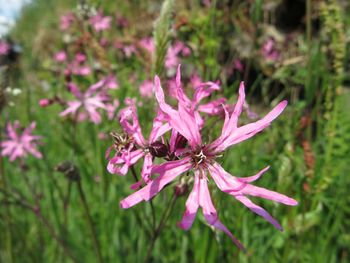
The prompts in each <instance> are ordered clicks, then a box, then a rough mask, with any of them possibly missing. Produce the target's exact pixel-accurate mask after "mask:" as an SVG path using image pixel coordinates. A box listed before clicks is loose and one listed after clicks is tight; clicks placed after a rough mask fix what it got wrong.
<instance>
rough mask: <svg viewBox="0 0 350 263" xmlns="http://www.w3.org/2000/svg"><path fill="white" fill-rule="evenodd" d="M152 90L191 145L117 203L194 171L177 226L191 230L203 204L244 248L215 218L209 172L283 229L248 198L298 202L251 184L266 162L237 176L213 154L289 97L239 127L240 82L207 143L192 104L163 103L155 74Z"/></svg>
mask: <svg viewBox="0 0 350 263" xmlns="http://www.w3.org/2000/svg"><path fill="white" fill-rule="evenodd" d="M155 93H156V98H157V101H158V104H159V107H160V109H161V110H162V112H163V113H164V115H165V120H166V121H167V122H168V123H169V124H170V126H171V128H172V129H173V130H175V131H176V132H178V133H179V134H181V135H182V136H183V137H185V138H186V139H187V141H188V144H189V148H188V149H186V150H184V151H182V156H181V159H179V160H174V161H168V162H165V163H163V164H160V165H153V167H152V169H151V172H150V174H159V176H158V177H157V178H156V179H154V180H152V181H150V182H149V184H147V185H146V186H145V187H143V188H142V189H140V190H138V191H136V192H135V193H133V194H131V195H130V196H128V197H127V198H125V199H123V200H122V201H121V202H120V205H121V207H122V208H130V207H132V206H134V205H136V204H138V203H140V202H141V201H148V200H150V199H152V198H153V197H154V196H155V195H157V194H158V193H159V192H160V191H161V190H162V189H163V188H164V187H165V186H166V185H168V184H169V183H171V182H172V181H174V180H175V179H176V178H177V177H179V176H180V175H181V174H184V173H188V172H189V171H193V173H194V185H193V189H192V191H191V193H190V195H189V197H188V199H187V202H186V211H185V213H184V214H183V218H182V220H181V222H179V224H178V226H179V227H181V228H183V229H184V230H188V229H190V228H191V226H192V224H193V222H194V219H195V217H196V214H197V211H198V209H199V207H201V208H202V212H203V214H204V218H205V220H206V221H207V223H208V224H209V225H211V226H213V227H215V228H217V229H219V230H221V231H223V232H224V233H226V234H227V235H228V236H229V237H230V238H231V239H232V240H233V242H234V243H235V244H236V245H237V246H238V247H239V248H241V249H243V246H242V244H241V243H240V242H239V241H238V240H237V239H236V238H235V237H234V236H233V235H232V233H231V232H230V231H229V230H228V229H227V228H226V227H225V226H224V225H223V224H222V223H221V222H220V220H219V218H218V213H217V211H216V209H215V207H214V205H213V202H212V200H211V197H210V193H209V189H208V181H209V179H210V177H211V178H212V180H213V181H214V182H215V184H216V185H217V186H218V188H219V189H220V190H221V191H223V192H225V193H228V194H229V195H232V196H233V197H234V198H235V199H236V200H238V201H239V202H241V203H242V204H243V205H245V206H246V207H248V208H249V209H250V210H251V211H253V212H254V213H256V214H258V215H260V216H262V217H263V218H265V219H266V220H267V221H268V222H270V223H271V224H272V225H274V226H275V227H276V228H277V229H279V230H282V227H281V225H280V224H279V223H278V222H277V221H276V220H275V219H274V218H273V217H272V216H271V215H270V214H269V213H268V212H267V211H266V210H264V209H263V208H262V207H260V206H258V205H256V204H254V203H253V202H252V201H251V200H250V199H249V198H248V197H247V196H257V197H261V198H265V199H269V200H272V201H275V202H279V203H282V204H285V205H293V206H294V205H297V201H296V200H294V199H292V198H289V197H287V196H285V195H283V194H280V193H277V192H274V191H270V190H267V189H265V188H261V187H257V186H254V185H252V184H250V183H251V182H253V181H256V180H257V179H258V178H259V177H260V176H261V175H262V174H263V173H265V172H266V171H267V170H268V168H269V167H266V168H264V169H262V170H261V171H260V172H258V173H257V174H256V175H254V176H251V177H245V178H242V177H236V176H233V175H231V174H229V173H227V172H226V171H225V170H224V169H223V168H222V167H221V165H220V164H219V163H218V162H217V161H216V158H217V157H219V156H221V155H222V153H223V151H225V150H226V149H227V148H229V147H230V146H232V145H235V144H238V143H240V142H242V141H245V140H247V139H249V138H251V137H253V136H254V135H255V134H257V133H259V132H261V131H262V130H264V129H265V128H266V127H268V126H269V125H270V124H271V122H272V121H273V120H274V119H275V118H277V117H278V116H279V115H280V114H281V113H282V112H283V110H284V109H285V107H286V106H287V101H282V102H280V103H279V104H278V105H277V106H276V107H275V108H274V109H273V110H272V111H270V112H269V113H268V114H267V115H266V116H265V117H264V118H262V119H260V120H258V121H256V122H254V123H250V124H246V125H243V126H240V127H238V118H239V116H240V114H241V112H242V110H243V104H244V101H245V92H244V84H243V82H242V83H241V85H240V89H239V97H238V101H237V103H236V106H235V109H234V111H233V113H232V114H231V115H230V114H229V113H228V112H227V111H226V110H225V121H224V125H223V128H222V132H221V135H220V136H219V137H218V138H217V139H216V140H214V141H213V142H211V143H203V142H202V138H201V134H200V127H199V125H198V123H197V121H196V117H195V112H194V111H193V110H192V109H191V108H193V107H188V106H187V105H186V103H185V100H182V99H181V97H180V96H179V99H178V109H177V110H175V109H173V108H172V107H171V106H170V105H168V104H167V103H166V102H165V98H164V92H163V89H162V87H161V85H160V80H159V78H158V76H156V77H155ZM208 175H210V177H209V176H208Z"/></svg>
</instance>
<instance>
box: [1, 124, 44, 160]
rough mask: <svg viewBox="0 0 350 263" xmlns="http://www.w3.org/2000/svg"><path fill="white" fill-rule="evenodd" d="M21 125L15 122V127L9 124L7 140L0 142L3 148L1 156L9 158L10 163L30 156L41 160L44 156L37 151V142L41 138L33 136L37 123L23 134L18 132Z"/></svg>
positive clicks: (31, 125)
mask: <svg viewBox="0 0 350 263" xmlns="http://www.w3.org/2000/svg"><path fill="white" fill-rule="evenodd" d="M20 128H21V127H20V124H19V122H18V121H15V122H14V124H13V125H11V123H8V124H7V127H6V131H7V134H6V136H7V140H5V141H2V142H0V145H1V147H2V151H1V155H2V156H9V157H10V161H14V160H16V159H17V158H25V157H27V155H28V154H31V155H33V156H35V157H36V158H41V157H42V154H41V153H40V152H39V151H38V150H37V143H38V142H37V141H38V140H40V139H41V138H42V137H41V136H36V135H32V131H33V130H34V129H35V122H32V123H31V124H30V125H29V127H27V128H25V129H24V130H23V132H22V134H21V133H19V132H18V130H19V129H20Z"/></svg>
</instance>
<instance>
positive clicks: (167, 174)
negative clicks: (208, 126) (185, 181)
mask: <svg viewBox="0 0 350 263" xmlns="http://www.w3.org/2000/svg"><path fill="white" fill-rule="evenodd" d="M191 167H192V164H191V163H190V158H189V157H188V158H184V159H182V160H177V161H170V162H167V163H164V164H163V165H159V166H156V169H154V170H153V169H152V173H159V176H158V177H157V178H156V179H154V180H153V181H151V182H150V183H149V184H148V185H146V186H145V187H143V188H142V189H140V190H138V191H137V192H135V193H133V194H131V195H129V196H128V197H127V198H125V199H123V200H122V201H121V202H120V206H121V207H122V208H130V207H132V206H134V205H136V204H138V203H140V202H141V201H148V200H150V199H151V198H152V197H154V196H155V195H156V194H158V193H159V192H160V191H161V190H162V189H163V188H164V187H165V186H166V185H167V184H169V183H170V182H171V181H173V180H174V179H175V178H176V177H177V176H179V175H180V174H182V173H184V172H186V171H187V170H189V169H190V168H191Z"/></svg>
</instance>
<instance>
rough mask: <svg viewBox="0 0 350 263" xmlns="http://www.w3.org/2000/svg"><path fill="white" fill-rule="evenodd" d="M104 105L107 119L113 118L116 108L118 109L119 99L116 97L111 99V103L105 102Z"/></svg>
mask: <svg viewBox="0 0 350 263" xmlns="http://www.w3.org/2000/svg"><path fill="white" fill-rule="evenodd" d="M106 107H107V116H108V119H109V120H113V119H114V117H115V115H116V114H115V113H116V110H117V109H118V107H119V100H118V99H115V100H113V102H112V103H106Z"/></svg>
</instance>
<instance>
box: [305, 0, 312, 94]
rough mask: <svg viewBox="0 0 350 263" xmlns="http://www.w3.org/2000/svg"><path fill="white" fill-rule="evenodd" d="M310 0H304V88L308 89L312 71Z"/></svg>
mask: <svg viewBox="0 0 350 263" xmlns="http://www.w3.org/2000/svg"><path fill="white" fill-rule="evenodd" d="M311 15H312V14H311V0H306V38H307V57H308V61H307V68H308V74H307V79H306V81H307V82H306V88H307V89H309V88H310V85H311V73H312V67H311V40H312V39H311V37H312V36H311V34H312V31H311V30H312V24H311Z"/></svg>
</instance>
